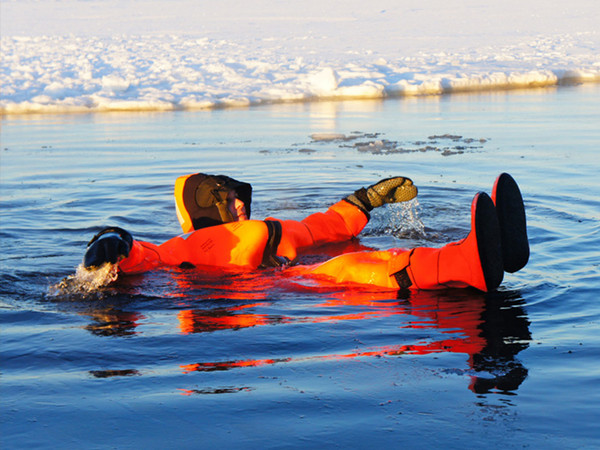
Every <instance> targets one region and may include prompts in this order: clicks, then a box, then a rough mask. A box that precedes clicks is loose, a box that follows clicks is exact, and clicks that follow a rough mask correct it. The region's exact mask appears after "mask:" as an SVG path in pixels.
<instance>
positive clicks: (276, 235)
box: [261, 220, 289, 267]
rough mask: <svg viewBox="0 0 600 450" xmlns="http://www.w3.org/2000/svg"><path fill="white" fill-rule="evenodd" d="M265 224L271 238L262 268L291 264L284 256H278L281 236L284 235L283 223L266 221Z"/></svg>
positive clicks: (266, 246)
mask: <svg viewBox="0 0 600 450" xmlns="http://www.w3.org/2000/svg"><path fill="white" fill-rule="evenodd" d="M264 222H265V224H266V225H267V230H268V231H269V237H268V239H267V244H266V245H265V250H264V252H263V258H262V264H261V267H281V266H284V265H286V264H289V260H288V259H287V258H285V257H283V256H277V247H279V243H280V242H281V235H282V234H283V230H282V227H281V222H278V221H276V220H265V221H264Z"/></svg>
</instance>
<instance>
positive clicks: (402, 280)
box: [393, 267, 412, 289]
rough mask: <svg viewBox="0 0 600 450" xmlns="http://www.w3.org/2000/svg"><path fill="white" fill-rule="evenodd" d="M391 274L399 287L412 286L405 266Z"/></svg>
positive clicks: (406, 287)
mask: <svg viewBox="0 0 600 450" xmlns="http://www.w3.org/2000/svg"><path fill="white" fill-rule="evenodd" d="M393 276H394V278H395V279H396V282H397V283H398V286H399V287H400V289H408V288H409V287H411V286H412V281H410V277H409V276H408V272H407V271H406V267H405V268H404V269H402V270H401V271H400V272H396V273H395V274H394V275H393Z"/></svg>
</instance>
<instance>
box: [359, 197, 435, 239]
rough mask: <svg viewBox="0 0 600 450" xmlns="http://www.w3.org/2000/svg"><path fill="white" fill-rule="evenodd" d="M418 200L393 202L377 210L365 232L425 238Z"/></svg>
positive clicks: (406, 237)
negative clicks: (369, 228)
mask: <svg viewBox="0 0 600 450" xmlns="http://www.w3.org/2000/svg"><path fill="white" fill-rule="evenodd" d="M419 210H420V205H419V201H418V200H417V199H416V198H414V199H412V200H410V201H408V202H401V203H394V204H391V205H388V206H387V207H386V208H381V209H380V211H378V216H377V217H376V220H374V221H373V227H372V229H371V230H370V231H369V232H368V233H367V234H373V235H392V236H394V237H397V238H404V239H423V238H425V224H424V223H423V221H422V220H421V217H420V214H419Z"/></svg>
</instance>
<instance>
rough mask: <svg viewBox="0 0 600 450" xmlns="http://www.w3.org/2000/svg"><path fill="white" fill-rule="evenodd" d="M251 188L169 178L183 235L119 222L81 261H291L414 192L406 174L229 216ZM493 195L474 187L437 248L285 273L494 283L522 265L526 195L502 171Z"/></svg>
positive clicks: (142, 265)
mask: <svg viewBox="0 0 600 450" xmlns="http://www.w3.org/2000/svg"><path fill="white" fill-rule="evenodd" d="M251 193H252V188H251V186H250V185H249V184H247V183H241V182H239V181H237V180H234V179H232V178H229V177H226V176H222V175H217V176H214V175H206V174H192V175H186V176H183V177H180V178H178V179H177V182H176V184H175V199H176V207H177V215H178V218H179V221H180V223H181V225H182V228H183V230H184V232H186V234H183V235H180V236H177V237H174V238H172V239H170V240H168V241H167V242H165V243H163V244H161V245H156V244H151V243H148V242H142V241H136V240H134V239H133V237H132V236H131V235H130V234H129V233H128V232H127V231H125V230H122V229H120V228H117V227H112V228H107V229H105V230H103V231H102V232H100V233H99V234H98V235H96V236H95V237H94V238H93V239H92V241H90V244H88V251H87V252H86V255H85V257H84V266H85V267H88V268H90V267H94V266H98V265H100V264H101V263H105V262H110V263H118V267H119V270H120V271H121V272H122V273H139V272H145V271H148V270H151V269H153V268H155V267H157V266H160V265H182V264H191V265H202V266H212V267H221V268H227V267H231V268H242V269H256V268H258V267H261V266H263V267H276V266H281V265H286V264H289V263H290V262H291V261H293V260H294V259H295V258H296V256H297V253H298V250H300V249H302V248H306V247H309V246H312V245H318V244H324V243H333V242H340V241H344V240H348V239H350V238H352V237H354V236H357V235H358V234H359V233H360V232H361V231H362V229H363V228H364V227H365V225H366V224H367V222H368V220H369V211H371V210H372V209H373V208H375V207H378V206H381V205H383V204H385V203H395V202H401V201H406V200H410V199H412V198H414V197H415V196H416V195H417V189H416V187H415V186H414V185H413V184H412V181H411V180H410V179H408V178H404V177H394V178H388V179H385V180H382V181H380V182H378V183H376V184H374V185H372V186H369V187H368V188H366V189H365V188H361V189H359V190H357V191H355V192H354V193H353V194H351V195H349V196H347V197H345V198H344V199H343V200H341V201H339V202H337V203H336V204H334V205H333V206H331V207H329V209H328V210H327V211H326V212H325V213H315V214H311V215H310V216H308V217H306V218H305V219H303V220H301V221H294V220H285V221H282V220H278V219H271V218H270V219H266V220H264V221H257V220H244V221H241V222H239V221H238V222H235V221H232V220H235V218H233V213H232V210H231V208H230V207H229V206H230V204H231V199H232V198H237V199H239V200H241V201H242V203H243V204H245V205H246V208H247V213H248V217H249V216H250V209H251V201H252V200H251ZM492 197H493V199H492V198H490V197H489V196H488V195H487V194H485V193H483V192H479V193H478V194H477V195H476V196H475V198H474V199H473V202H472V205H471V231H470V232H469V235H468V236H467V237H466V238H465V239H463V240H461V241H459V242H453V243H450V244H447V245H446V246H444V247H442V248H439V249H437V248H425V247H419V248H415V249H412V250H410V251H406V250H401V249H392V250H388V251H376V252H358V253H351V254H345V255H341V256H339V257H337V258H333V259H331V260H329V261H327V262H325V263H323V264H320V265H316V266H295V267H293V268H291V269H289V270H290V272H291V274H295V275H300V276H311V277H313V278H322V279H326V280H329V281H333V282H335V283H359V284H369V285H374V286H379V287H383V288H388V289H398V288H413V289H441V288H448V287H468V286H472V287H475V288H477V289H479V290H482V291H489V290H493V289H495V288H496V287H498V286H499V285H500V283H501V282H502V278H503V276H504V271H505V270H506V271H509V272H514V271H516V270H519V269H520V268H521V267H523V266H524V265H525V264H526V263H527V259H528V258H529V244H528V241H527V232H526V224H525V212H524V207H523V200H522V197H521V193H520V191H519V188H518V186H517V184H516V182H515V181H514V180H513V179H512V177H511V176H510V175H508V174H502V175H500V176H499V177H498V179H497V180H496V183H495V185H494V189H493V193H492Z"/></svg>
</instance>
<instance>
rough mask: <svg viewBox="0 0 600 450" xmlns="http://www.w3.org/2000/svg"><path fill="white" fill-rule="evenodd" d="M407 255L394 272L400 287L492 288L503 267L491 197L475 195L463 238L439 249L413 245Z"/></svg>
mask: <svg viewBox="0 0 600 450" xmlns="http://www.w3.org/2000/svg"><path fill="white" fill-rule="evenodd" d="M407 259H408V263H407V264H406V266H405V267H400V268H399V269H400V270H399V271H398V272H395V277H396V279H398V280H399V284H400V287H402V288H417V289H441V288H450V287H467V286H472V287H475V288H477V289H479V290H481V291H485V292H487V291H491V290H494V289H496V288H497V287H498V286H499V285H500V283H501V282H502V278H503V276H504V270H503V262H502V247H501V240H500V224H499V223H498V217H497V214H496V208H495V207H494V203H493V202H492V199H491V198H490V197H489V196H488V195H487V194H486V193H484V192H480V193H478V194H477V195H476V196H475V198H474V199H473V202H472V204H471V231H470V232H469V234H468V236H467V237H466V238H465V239H463V240H461V241H458V242H452V243H450V244H447V245H445V246H444V247H442V248H439V249H434V248H425V247H419V248H415V249H414V250H411V252H410V254H409V256H408V258H407ZM401 262H402V263H403V264H404V262H403V261H401Z"/></svg>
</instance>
